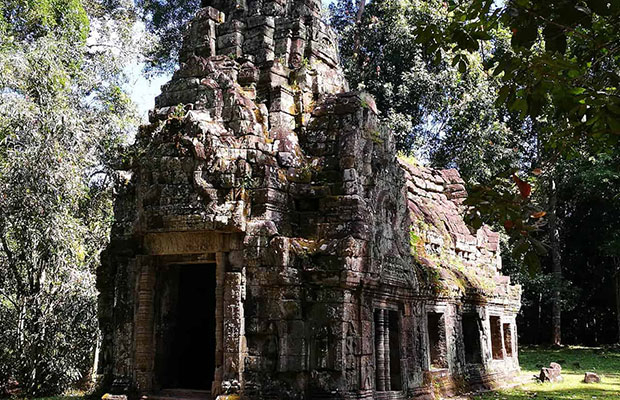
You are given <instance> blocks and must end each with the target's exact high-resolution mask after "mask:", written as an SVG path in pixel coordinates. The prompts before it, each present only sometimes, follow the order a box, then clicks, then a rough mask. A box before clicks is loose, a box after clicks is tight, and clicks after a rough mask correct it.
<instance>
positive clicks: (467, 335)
mask: <svg viewBox="0 0 620 400" xmlns="http://www.w3.org/2000/svg"><path fill="white" fill-rule="evenodd" d="M463 342H464V343H465V362H466V363H468V364H480V363H482V352H481V348H480V324H479V323H478V315H477V314H474V313H471V314H463Z"/></svg>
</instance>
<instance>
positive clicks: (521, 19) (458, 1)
mask: <svg viewBox="0 0 620 400" xmlns="http://www.w3.org/2000/svg"><path fill="white" fill-rule="evenodd" d="M447 5H448V9H447V12H448V13H450V15H452V16H453V18H452V19H451V21H450V23H449V24H446V25H440V24H437V23H434V21H430V23H428V24H422V25H419V27H418V30H417V32H418V35H419V38H420V40H421V41H423V42H424V43H426V44H427V46H428V50H429V52H432V53H434V54H435V55H440V54H442V50H443V51H446V50H450V51H451V52H452V54H454V57H453V63H455V64H458V65H459V67H460V68H461V69H462V70H465V69H466V68H467V64H468V58H467V57H466V55H467V53H468V52H478V51H479V50H480V49H481V48H483V46H484V44H485V43H487V42H492V41H493V40H494V38H493V31H494V30H496V29H501V28H502V27H507V28H509V29H510V46H509V47H508V48H505V49H503V50H502V51H495V52H494V53H493V54H492V55H491V56H490V57H489V58H488V59H487V60H486V62H485V64H484V66H485V69H486V70H487V71H490V72H492V73H493V74H494V75H497V76H499V77H500V78H501V80H502V83H503V87H502V89H501V91H500V97H499V99H498V100H499V102H501V103H506V104H507V105H509V107H510V108H511V109H512V110H514V111H517V112H519V113H520V114H521V116H522V117H525V116H528V117H530V118H532V119H534V120H535V119H538V118H545V119H546V120H547V121H548V122H551V121H552V120H553V121H554V122H555V129H554V132H552V133H551V134H550V135H549V137H547V138H546V143H544V145H545V146H548V147H550V148H554V149H557V150H558V151H560V152H561V153H562V154H570V153H572V152H574V151H578V150H579V149H578V148H575V146H579V145H580V144H581V142H582V141H583V140H586V141H587V142H588V143H589V144H590V145H593V146H595V148H601V146H602V147H605V146H607V145H610V144H612V145H614V144H617V143H618V137H619V135H620V97H619V96H618V94H619V90H620V87H619V83H620V69H619V65H620V39H619V38H618V35H617V32H618V28H620V18H619V17H620V4H619V3H618V2H613V1H612V2H607V1H604V0H587V1H579V2H575V1H570V0H551V1H545V2H540V1H534V0H511V1H506V2H505V3H501V5H499V6H498V4H497V3H496V2H494V1H493V0H471V1H469V0H465V1H464V0H451V1H449V2H448V3H447Z"/></svg>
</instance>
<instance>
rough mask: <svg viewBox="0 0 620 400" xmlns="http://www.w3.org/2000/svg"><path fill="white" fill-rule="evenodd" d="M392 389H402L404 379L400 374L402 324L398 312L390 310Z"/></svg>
mask: <svg viewBox="0 0 620 400" xmlns="http://www.w3.org/2000/svg"><path fill="white" fill-rule="evenodd" d="M388 316H389V319H390V322H389V324H390V389H391V390H402V386H403V385H402V380H401V376H400V345H401V339H400V324H399V322H398V321H399V316H398V312H397V311H394V310H390V312H389V313H388Z"/></svg>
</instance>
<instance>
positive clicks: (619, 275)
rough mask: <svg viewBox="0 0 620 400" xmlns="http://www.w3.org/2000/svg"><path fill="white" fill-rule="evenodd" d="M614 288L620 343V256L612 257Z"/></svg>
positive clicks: (619, 339) (619, 340)
mask: <svg viewBox="0 0 620 400" xmlns="http://www.w3.org/2000/svg"><path fill="white" fill-rule="evenodd" d="M613 263H614V267H615V268H614V270H615V280H614V282H615V289H616V320H617V322H618V343H620V257H613Z"/></svg>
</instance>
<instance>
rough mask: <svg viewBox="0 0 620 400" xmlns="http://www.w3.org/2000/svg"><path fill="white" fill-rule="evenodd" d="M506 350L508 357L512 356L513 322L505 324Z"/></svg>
mask: <svg viewBox="0 0 620 400" xmlns="http://www.w3.org/2000/svg"><path fill="white" fill-rule="evenodd" d="M504 350H506V356H507V357H512V324H504Z"/></svg>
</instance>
